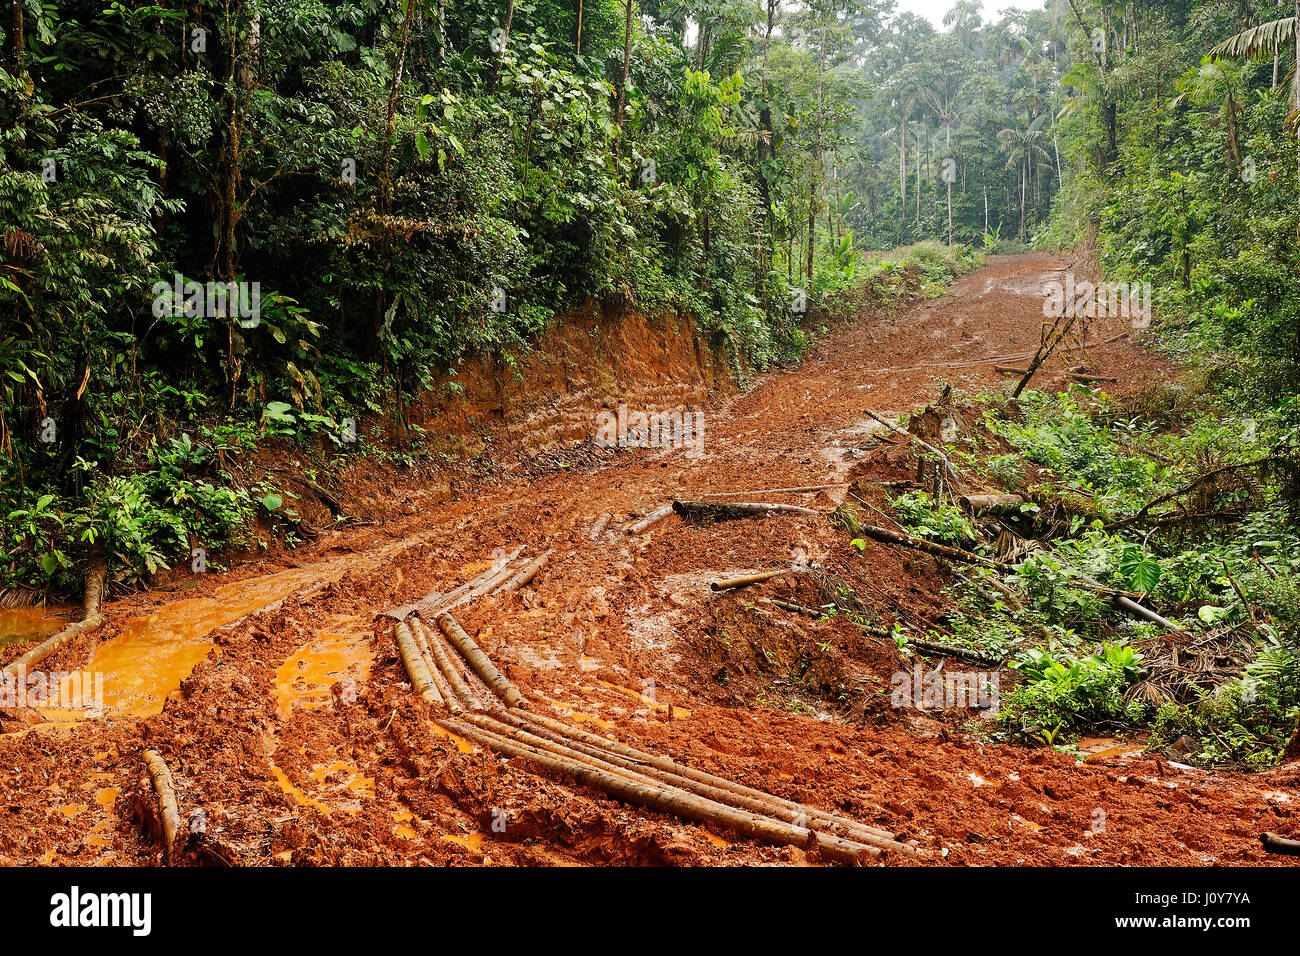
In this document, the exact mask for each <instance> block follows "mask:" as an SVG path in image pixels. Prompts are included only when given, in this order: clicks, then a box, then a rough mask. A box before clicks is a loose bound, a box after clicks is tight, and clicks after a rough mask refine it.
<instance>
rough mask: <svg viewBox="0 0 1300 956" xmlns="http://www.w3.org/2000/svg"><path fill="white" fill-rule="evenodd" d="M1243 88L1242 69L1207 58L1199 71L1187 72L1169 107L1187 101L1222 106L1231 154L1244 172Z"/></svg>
mask: <svg viewBox="0 0 1300 956" xmlns="http://www.w3.org/2000/svg"><path fill="white" fill-rule="evenodd" d="M1241 86H1242V83H1241V70H1240V69H1238V68H1237V67H1235V66H1232V65H1231V64H1226V63H1222V62H1219V61H1216V60H1211V59H1208V58H1207V59H1206V60H1205V61H1204V62H1203V63H1202V64H1201V66H1200V68H1199V69H1195V70H1188V71H1187V73H1185V74H1184V75H1183V76H1182V77H1181V78H1180V79H1179V80H1178V96H1176V97H1175V98H1174V100H1173V102H1172V103H1171V104H1170V105H1172V106H1177V105H1178V104H1179V103H1181V102H1183V101H1185V100H1186V101H1190V102H1192V103H1195V104H1196V105H1197V106H1209V105H1218V104H1219V103H1222V104H1223V123H1224V128H1225V129H1226V130H1227V133H1228V154H1229V157H1230V158H1231V160H1232V168H1233V170H1234V171H1235V172H1240V171H1241V142H1240V139H1239V137H1238V134H1237V112H1238V109H1239V107H1238V103H1239V101H1240V99H1241Z"/></svg>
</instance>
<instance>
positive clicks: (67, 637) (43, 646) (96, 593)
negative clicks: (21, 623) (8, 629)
mask: <svg viewBox="0 0 1300 956" xmlns="http://www.w3.org/2000/svg"><path fill="white" fill-rule="evenodd" d="M105 574H106V566H105V564H104V557H103V555H102V554H99V553H96V554H95V555H93V556H92V557H91V559H90V561H89V563H88V564H87V566H86V586H85V591H84V594H83V599H82V604H81V620H80V621H78V622H77V623H75V624H70V625H68V626H67V627H65V628H64V629H63V630H61V631H59V632H58V633H57V634H54V635H52V636H50V637H49V638H47V639H46V640H44V641H42V642H41V643H40V644H37V645H36V646H35V647H33V648H32V649H31V650H29V651H28V652H27V653H26V654H23V655H22V656H21V657H19V658H16V659H15V660H13V661H10V662H9V663H8V664H6V665H5V666H4V667H3V668H0V678H8V677H13V676H15V675H17V674H19V673H25V672H26V671H28V670H30V669H31V668H32V667H34V666H36V665H37V664H39V663H40V662H41V661H43V660H45V659H46V658H47V657H49V656H50V655H52V654H54V653H55V652H56V651H58V650H59V649H60V648H62V647H63V646H64V645H65V644H68V643H70V642H71V641H72V640H74V639H75V638H77V637H79V636H80V635H82V634H85V633H86V632H88V631H93V630H94V629H95V628H97V627H99V625H101V624H103V623H104V615H103V614H102V613H100V608H101V605H102V604H103V601H104V577H105Z"/></svg>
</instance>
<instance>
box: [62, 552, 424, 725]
mask: <svg viewBox="0 0 1300 956" xmlns="http://www.w3.org/2000/svg"><path fill="white" fill-rule="evenodd" d="M427 537H428V535H416V536H414V537H412V538H407V539H405V540H404V541H398V542H394V543H393V544H390V545H387V546H385V547H383V548H377V549H375V550H373V551H366V552H363V553H359V554H346V555H342V556H340V557H336V558H332V559H329V560H325V561H319V562H317V563H315V564H310V565H307V566H305V567H301V568H287V569H285V570H283V571H277V572H275V573H274V574H267V575H263V576H261V577H256V578H247V579H245V580H243V581H232V582H231V583H229V584H224V585H222V586H221V587H219V588H217V589H216V591H214V592H213V593H212V594H211V595H210V596H208V597H199V598H187V599H183V600H179V601H174V602H172V603H171V604H166V605H163V606H162V607H159V608H157V609H156V610H154V611H152V612H151V613H149V614H144V615H140V616H137V617H133V618H129V619H128V620H127V621H126V622H125V624H124V625H123V627H122V630H121V633H119V634H118V635H116V636H115V637H113V638H111V639H110V640H108V641H105V642H104V643H103V644H100V645H99V646H98V647H97V648H96V649H95V652H94V654H93V655H92V656H91V659H90V662H89V663H88V664H87V665H86V666H85V670H87V671H91V672H94V673H102V674H103V675H104V701H103V704H104V713H105V714H109V715H114V714H116V715H126V716H130V717H150V716H153V715H154V714H158V713H161V712H162V709H163V703H164V701H165V700H166V698H167V695H168V694H170V693H172V692H173V691H175V690H177V689H178V688H179V687H180V686H181V681H183V680H184V679H185V678H186V677H188V676H189V675H190V673H191V672H192V671H193V670H194V668H195V666H197V665H198V663H199V662H200V661H201V660H203V659H204V658H205V657H207V656H208V652H209V651H210V650H211V649H212V647H213V642H212V639H211V635H212V632H213V631H215V630H217V629H218V628H221V627H224V626H225V625H227V624H231V623H233V622H235V621H237V620H239V619H240V618H242V617H245V616H247V615H249V614H252V613H254V612H256V611H260V610H262V609H264V608H267V607H269V606H271V605H272V604H274V603H276V602H277V601H280V600H282V599H283V598H286V597H288V596H289V595H290V594H292V593H294V592H295V591H298V590H301V589H302V588H305V587H308V586H310V585H314V584H328V583H330V582H332V581H336V580H338V579H339V578H341V577H342V576H343V574H344V573H345V572H347V571H358V570H362V571H364V570H371V569H373V568H375V567H378V566H379V564H380V563H381V562H382V561H383V560H384V559H385V558H386V557H387V556H389V555H390V554H392V553H394V552H397V551H401V550H403V549H405V548H409V547H412V546H413V545H415V544H417V543H419V542H420V541H421V540H423V539H424V538H427ZM108 613H109V614H110V615H111V614H112V608H111V606H110V607H109V608H108ZM91 703H92V702H91V701H87V700H74V701H73V706H72V707H71V708H70V709H68V710H42V711H41V713H42V714H43V715H44V716H45V717H46V718H47V719H48V720H50V721H55V722H60V721H69V720H81V719H84V718H85V717H86V716H87V709H86V708H87V705H89V704H91ZM92 712H93V710H92Z"/></svg>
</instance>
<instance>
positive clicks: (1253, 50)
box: [1210, 0, 1300, 169]
mask: <svg viewBox="0 0 1300 956" xmlns="http://www.w3.org/2000/svg"><path fill="white" fill-rule="evenodd" d="M1297 24H1300V0H1296V2H1295V16H1291V17H1283V18H1282V19H1280V20H1270V21H1269V22H1268V23H1261V24H1260V25H1259V26H1257V27H1251V28H1250V29H1249V30H1243V31H1242V32H1241V33H1238V34H1237V35H1236V36H1233V37H1229V38H1228V39H1226V40H1224V41H1223V42H1222V43H1220V44H1219V45H1218V46H1216V47H1214V48H1213V49H1212V50H1210V59H1212V60H1218V59H1220V58H1230V59H1238V60H1240V59H1252V58H1255V57H1260V56H1264V55H1265V54H1276V53H1277V52H1278V51H1279V50H1281V49H1282V47H1283V46H1286V45H1294V46H1295V54H1296V63H1297V65H1298V67H1297V69H1296V70H1295V71H1294V73H1293V74H1292V78H1291V113H1290V115H1289V116H1287V123H1288V124H1291V125H1294V124H1295V123H1296V121H1297V119H1300V30H1297V29H1296V25H1297ZM1296 166H1297V169H1300V137H1297V141H1296Z"/></svg>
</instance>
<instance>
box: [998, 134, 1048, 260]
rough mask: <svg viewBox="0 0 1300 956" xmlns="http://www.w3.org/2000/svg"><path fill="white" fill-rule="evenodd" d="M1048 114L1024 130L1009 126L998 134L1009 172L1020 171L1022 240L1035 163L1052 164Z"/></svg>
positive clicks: (999, 146)
mask: <svg viewBox="0 0 1300 956" xmlns="http://www.w3.org/2000/svg"><path fill="white" fill-rule="evenodd" d="M1045 120H1046V114H1044V115H1043V116H1040V117H1038V119H1036V120H1034V121H1033V122H1032V123H1030V124H1029V125H1028V126H1027V127H1025V128H1024V129H1016V128H1015V127H1014V126H1008V127H1007V128H1006V129H1004V130H1002V131H1001V132H1000V133H998V148H999V149H1000V150H1001V151H1002V152H1003V153H1006V154H1007V166H1006V168H1007V169H1008V170H1011V169H1016V168H1017V167H1019V170H1020V238H1021V239H1024V238H1025V205H1026V202H1027V201H1028V195H1029V180H1030V177H1031V176H1032V175H1033V169H1034V162H1035V160H1037V161H1038V163H1039V165H1040V166H1041V165H1042V164H1043V163H1046V164H1047V165H1048V166H1050V165H1051V164H1052V155H1051V153H1049V152H1048V151H1047V144H1048V143H1049V142H1050V140H1049V139H1048V136H1047V131H1046V130H1044V129H1043V126H1044V125H1045Z"/></svg>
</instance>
